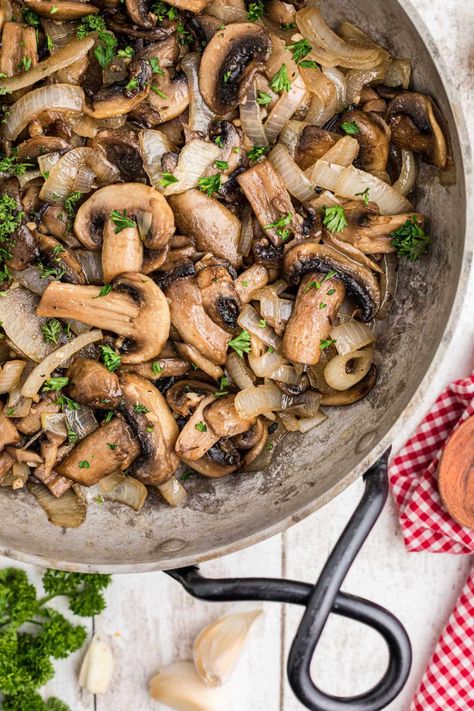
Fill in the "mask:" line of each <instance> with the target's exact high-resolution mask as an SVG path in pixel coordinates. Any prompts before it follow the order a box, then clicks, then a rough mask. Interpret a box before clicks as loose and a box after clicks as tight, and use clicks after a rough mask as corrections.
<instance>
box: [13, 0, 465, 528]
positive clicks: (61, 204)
mask: <svg viewBox="0 0 474 711" xmlns="http://www.w3.org/2000/svg"><path fill="white" fill-rule="evenodd" d="M0 30H1V47H0V96H1V112H2V116H1V124H0V151H1V156H0V181H1V196H0V242H1V245H0V282H1V284H0V323H1V340H0V484H1V485H2V486H6V487H10V488H12V489H13V490H18V489H22V488H25V487H26V488H27V489H29V490H30V491H31V492H32V494H33V495H34V496H35V497H36V498H37V500H38V502H39V503H40V505H41V506H42V507H43V509H44V510H45V511H46V514H47V516H48V518H49V520H50V521H51V522H52V523H53V524H55V525H58V526H63V527H75V526H79V525H80V524H81V523H82V522H83V521H84V520H85V518H86V514H87V508H88V504H90V503H92V502H94V501H96V502H98V503H99V504H102V503H103V501H104V500H107V501H111V502H114V504H113V505H117V504H118V505H120V504H122V505H127V506H130V507H131V508H133V509H134V510H136V511H139V510H140V509H141V508H142V507H143V505H144V503H145V500H146V498H147V496H149V495H150V494H154V493H159V494H160V496H161V497H162V498H164V500H165V501H166V502H168V503H169V504H171V505H174V506H176V505H178V504H180V503H182V502H183V501H184V499H185V498H186V495H187V494H186V490H185V487H184V485H183V482H184V481H186V480H187V479H188V478H189V477H190V476H191V475H195V474H199V475H203V476H205V477H212V478H219V477H223V476H226V475H228V474H230V473H232V472H237V471H258V470H261V469H264V468H265V467H266V466H267V465H268V463H269V461H270V459H271V456H272V452H273V451H274V449H275V447H276V445H277V444H278V443H279V441H280V440H281V439H282V438H283V436H284V435H285V434H286V433H287V432H289V431H291V432H301V433H305V432H307V431H308V430H310V429H312V428H313V427H315V426H317V425H319V424H320V423H321V422H323V421H324V420H325V419H326V418H327V417H328V412H327V411H326V408H331V407H337V406H347V405H350V404H352V403H355V402H357V401H358V400H360V399H361V398H362V397H364V396H365V395H366V394H367V393H368V392H369V391H370V390H371V389H372V388H373V387H374V385H375V384H376V381H377V367H376V365H375V362H374V361H376V340H377V330H378V329H380V328H383V329H386V328H387V326H386V325H385V324H383V323H382V320H383V319H385V318H386V317H387V315H388V314H389V311H390V307H391V305H392V303H393V301H394V299H395V298H396V294H395V290H396V276H397V270H398V266H399V258H401V262H403V260H404V259H405V260H409V261H415V260H416V259H417V258H418V257H420V256H421V255H423V254H424V253H426V252H427V251H428V248H429V245H430V241H431V240H430V237H429V236H428V235H427V233H426V232H425V227H426V224H425V223H426V220H425V216H424V215H422V214H420V213H418V212H417V211H416V210H415V209H414V207H413V202H412V200H411V197H413V191H414V189H415V182H416V175H417V163H418V161H419V160H422V161H424V162H426V163H428V164H430V165H431V166H432V167H431V170H432V171H433V172H434V171H440V170H442V171H445V170H448V169H450V168H451V166H450V157H449V148H448V146H447V141H446V138H445V135H444V132H443V120H442V117H441V115H440V113H439V111H438V109H437V107H436V104H435V103H434V101H433V99H432V98H430V97H429V96H426V95H424V94H421V93H419V92H416V91H413V90H412V89H411V88H410V74H411V68H410V63H409V61H408V60H405V59H397V58H396V57H393V56H391V55H390V53H389V52H388V51H387V50H386V49H384V48H383V47H381V46H379V45H378V44H377V43H376V42H375V41H374V40H373V39H372V38H371V37H370V36H369V35H367V34H366V33H365V32H363V31H362V30H360V29H359V28H358V27H356V26H355V25H353V24H351V23H350V22H345V21H342V22H341V24H340V25H339V26H338V27H337V28H336V30H334V29H332V28H330V27H329V25H328V24H327V22H326V21H325V19H324V17H323V15H322V13H321V10H320V8H319V7H317V6H316V3H314V2H311V3H306V2H304V0H298V2H293V1H290V0H288V1H287V2H282V1H280V0H272V1H271V2H262V0H257V1H256V2H244V0H233V1H232V2H224V1H222V0H212V1H211V0H167V1H166V2H153V0H152V2H151V3H150V2H147V1H146V0H120V2H119V0H92V1H91V2H89V1H81V2H75V1H71V0H67V1H66V0H51V1H50V0H23V1H21V0H2V2H1V3H0ZM321 408H323V409H321ZM334 416H337V415H334ZM328 446H331V445H330V444H329V445H328ZM158 500H159V499H158V498H157V497H155V501H158ZM111 505H112V504H111Z"/></svg>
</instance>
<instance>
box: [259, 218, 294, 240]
mask: <svg viewBox="0 0 474 711" xmlns="http://www.w3.org/2000/svg"><path fill="white" fill-rule="evenodd" d="M292 219H293V214H292V213H291V212H287V213H286V215H283V217H280V219H279V220H277V221H276V222H270V224H269V225H265V227H264V229H266V230H271V229H274V230H275V232H276V233H277V235H278V236H279V237H280V239H281V240H282V241H283V242H285V241H286V240H287V239H288V237H289V236H290V235H291V230H289V229H287V227H286V226H287V225H289V224H290V223H291V221H292Z"/></svg>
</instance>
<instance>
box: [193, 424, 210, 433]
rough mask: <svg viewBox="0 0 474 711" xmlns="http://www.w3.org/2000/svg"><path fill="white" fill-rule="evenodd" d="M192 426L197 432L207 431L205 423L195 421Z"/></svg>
mask: <svg viewBox="0 0 474 711" xmlns="http://www.w3.org/2000/svg"><path fill="white" fill-rule="evenodd" d="M194 428H195V429H196V430H197V431H198V432H207V425H205V424H204V422H196V424H195V425H194Z"/></svg>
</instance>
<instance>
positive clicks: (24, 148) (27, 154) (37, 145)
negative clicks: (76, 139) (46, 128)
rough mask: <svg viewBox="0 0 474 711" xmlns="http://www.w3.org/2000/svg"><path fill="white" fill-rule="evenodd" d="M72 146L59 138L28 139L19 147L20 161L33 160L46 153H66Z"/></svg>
mask: <svg viewBox="0 0 474 711" xmlns="http://www.w3.org/2000/svg"><path fill="white" fill-rule="evenodd" d="M70 148H71V145H70V144H69V143H68V142H67V141H65V140H64V138H59V137H58V136H44V135H41V136H35V137H34V138H28V139H26V141H23V142H22V143H20V145H19V146H18V152H17V156H18V160H21V161H24V160H31V159H36V158H38V157H39V156H43V155H45V154H46V153H61V154H62V153H65V152H66V151H68V150H70Z"/></svg>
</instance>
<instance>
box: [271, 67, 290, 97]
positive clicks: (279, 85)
mask: <svg viewBox="0 0 474 711" xmlns="http://www.w3.org/2000/svg"><path fill="white" fill-rule="evenodd" d="M270 89H271V90H272V91H275V92H276V93H277V94H281V93H282V92H284V91H290V89H291V81H290V78H289V76H288V70H287V68H286V64H282V65H281V67H280V69H279V70H278V71H277V72H276V73H275V74H274V75H273V77H272V79H271V81H270Z"/></svg>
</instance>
